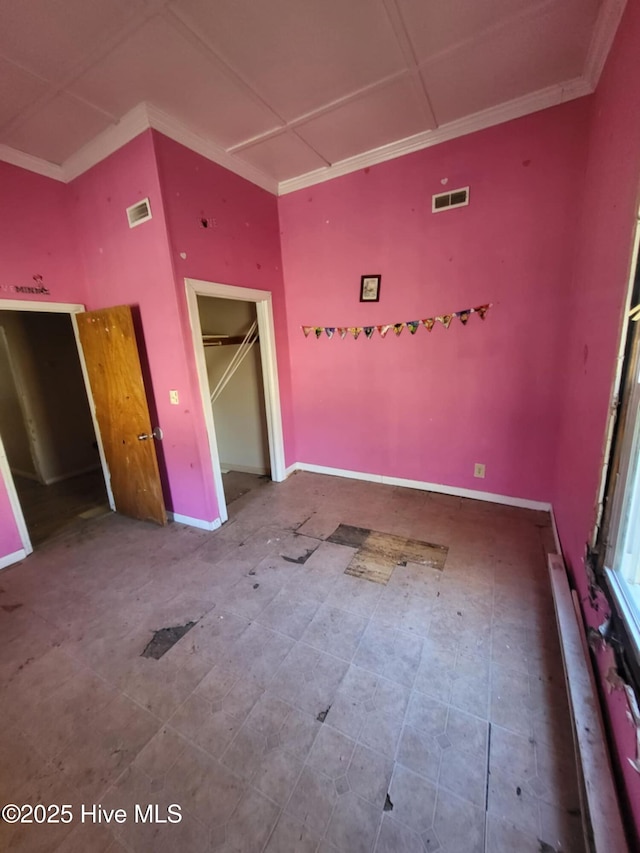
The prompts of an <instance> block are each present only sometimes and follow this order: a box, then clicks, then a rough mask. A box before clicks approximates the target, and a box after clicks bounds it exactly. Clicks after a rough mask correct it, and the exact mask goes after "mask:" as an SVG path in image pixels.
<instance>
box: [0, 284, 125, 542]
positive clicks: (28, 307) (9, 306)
mask: <svg viewBox="0 0 640 853" xmlns="http://www.w3.org/2000/svg"><path fill="white" fill-rule="evenodd" d="M0 311H34V312H38V313H41V314H68V315H69V318H70V320H71V326H72V328H73V336H74V339H75V342H76V349H77V351H78V358H79V359H80V369H81V370H82V379H83V382H84V388H85V391H86V394H87V400H88V402H89V411H90V412H91V420H92V422H93V428H94V430H95V434H96V442H97V444H98V454H99V456H100V465H101V467H102V474H103V476H104V484H105V487H106V490H107V497H108V499H109V506H110V508H111V509H112V510H113V511H115V503H114V500H113V492H112V491H111V478H110V476H109V468H108V466H107V460H106V457H105V455H104V447H103V445H102V436H101V434H100V427H99V425H98V421H97V419H96V407H95V403H94V400H93V394H92V393H91V386H90V385H89V376H88V374H87V365H86V364H85V360H84V352H83V351H82V345H81V343H80V337H79V335H78V324H77V321H76V314H80V313H82V312H84V311H86V308H85V306H84V305H80V304H78V303H74V302H35V301H33V300H21V299H0ZM0 478H1V479H2V480H3V481H4V485H5V488H6V490H7V494H8V495H9V504H10V506H11V509H12V510H13V517H14V520H15V523H16V527H17V528H18V533H19V534H20V539H21V540H22V547H23V548H24V552H25V555H29V554H31V553H32V552H33V545H32V544H31V537H30V536H29V531H28V529H27V525H26V522H25V520H24V513H23V512H22V506H21V504H20V499H19V497H18V492H17V490H16V486H15V483H14V481H13V474H12V473H11V469H10V467H9V460H8V458H7V454H6V452H5V449H4V445H3V443H2V436H0Z"/></svg>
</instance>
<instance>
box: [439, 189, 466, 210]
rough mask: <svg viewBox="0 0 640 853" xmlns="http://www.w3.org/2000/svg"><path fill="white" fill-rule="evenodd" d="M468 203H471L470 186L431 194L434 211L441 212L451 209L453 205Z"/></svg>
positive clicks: (459, 205) (461, 205) (458, 205)
mask: <svg viewBox="0 0 640 853" xmlns="http://www.w3.org/2000/svg"><path fill="white" fill-rule="evenodd" d="M467 204H469V187H461V189H459V190H450V191H449V192H448V193H438V194H437V195H434V196H431V212H432V213H440V211H441V210H450V209H451V208H452V207H465V206H466V205H467Z"/></svg>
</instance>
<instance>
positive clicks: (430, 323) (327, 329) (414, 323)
mask: <svg viewBox="0 0 640 853" xmlns="http://www.w3.org/2000/svg"><path fill="white" fill-rule="evenodd" d="M491 307H492V303H491V302H488V303H487V304H486V305H478V307H477V308H465V309H464V311H454V312H453V313H452V314H439V315H438V316H437V317H435V318H434V317H426V318H425V319H424V320H406V321H405V322H404V323H385V324H383V325H380V326H302V331H303V332H304V336H305V338H308V337H309V335H310V334H311V332H314V333H315V336H316V338H320V337H322V333H323V332H324V333H325V334H326V336H327V337H328V338H329V339H331V338H332V337H333V336H334V334H335V333H336V332H337V333H338V334H339V335H340V337H341V338H342V340H344V339H345V338H346V336H347V335H349V334H350V335H353V338H354V340H356V341H357V340H358V337H359V335H360V333H361V332H364V334H365V337H366V338H368V339H371V338H372V337H373V334H374V332H375V331H376V329H377V330H378V334H379V335H380V337H381V338H384V337H385V336H386V334H387V332H388V331H389V329H393V331H394V333H395V334H396V335H400V334H401V333H402V330H403V329H404V327H405V326H406V327H407V328H408V329H409V331H410V332H411V334H412V335H415V333H416V332H417V331H418V329H419V327H420V326H421V325H422V326H424V327H425V329H426V330H427V331H428V332H430V331H431V330H432V329H433V327H434V325H435V324H436V322H438V323H440V324H441V325H443V326H444V328H445V329H448V328H449V326H450V325H451V322H452V320H453V318H454V317H457V318H458V319H459V320H460V322H461V323H462V325H463V326H466V325H467V323H468V322H469V318H470V317H471V315H472V314H477V315H478V316H479V317H480V319H481V320H484V318H485V317H486V316H487V311H488V310H489V308H491ZM634 319H635V318H634Z"/></svg>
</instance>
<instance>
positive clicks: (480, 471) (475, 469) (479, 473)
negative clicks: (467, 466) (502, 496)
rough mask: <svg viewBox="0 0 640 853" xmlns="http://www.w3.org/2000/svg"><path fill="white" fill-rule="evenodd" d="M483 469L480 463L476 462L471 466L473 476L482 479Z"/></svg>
mask: <svg viewBox="0 0 640 853" xmlns="http://www.w3.org/2000/svg"><path fill="white" fill-rule="evenodd" d="M484 467H485V466H484V465H483V464H482V462H476V464H475V465H474V466H473V476H474V477H481V478H483V477H484Z"/></svg>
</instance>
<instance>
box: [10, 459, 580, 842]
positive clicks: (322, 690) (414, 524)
mask: <svg viewBox="0 0 640 853" xmlns="http://www.w3.org/2000/svg"><path fill="white" fill-rule="evenodd" d="M340 523H344V524H351V525H355V526H361V527H368V528H371V529H373V530H380V531H383V532H388V533H393V534H397V535H402V536H408V537H411V538H415V539H420V540H425V541H429V542H434V543H436V544H441V545H446V546H448V547H449V553H448V556H447V560H446V563H445V567H444V570H443V571H442V572H438V571H435V570H431V569H425V568H424V567H421V566H418V565H415V564H411V563H409V564H407V565H406V566H398V567H397V568H396V569H395V570H394V572H393V575H392V577H391V580H390V581H389V584H388V585H387V586H381V585H378V584H373V583H371V582H369V581H366V580H363V579H359V578H354V577H349V576H347V575H345V574H344V569H345V567H346V566H347V565H348V563H349V561H350V560H351V558H352V556H353V554H354V549H353V548H349V547H347V546H344V545H337V544H332V543H329V542H325V541H324V540H325V539H326V537H328V536H329V535H330V534H331V533H332V532H333V531H334V530H335V528H336V527H337V526H338V524H340ZM552 547H553V546H552V538H551V535H550V528H549V526H548V519H547V518H546V516H545V515H543V514H539V513H533V512H530V511H524V510H517V509H513V508H508V507H501V506H497V505H492V504H485V503H479V502H474V501H468V500H464V499H460V498H452V497H446V496H440V495H436V494H430V493H425V492H417V491H410V490H405V489H396V488H393V487H390V486H382V485H377V484H370V483H364V482H360V481H355V480H340V479H336V478H331V477H324V476H319V475H313V474H302V473H299V474H296V475H294V476H293V477H291V478H290V479H289V480H288V481H287V482H286V483H282V484H279V485H278V484H271V483H267V484H264V485H263V486H262V487H261V488H259V489H256V490H253V491H250V492H248V493H247V494H245V495H244V496H242V497H240V498H238V499H237V500H236V501H234V502H233V504H232V505H231V507H230V521H229V522H228V523H227V524H226V525H225V526H224V527H223V528H222V529H221V530H219V531H217V532H215V533H205V532H203V531H198V530H194V529H190V528H186V527H183V526H180V525H176V524H173V525H170V526H169V527H167V528H165V529H158V528H154V527H153V526H150V525H147V524H142V523H138V522H134V521H130V520H128V519H125V518H122V517H118V516H115V515H110V516H107V517H103V518H96V519H90V520H86V521H78V522H77V523H76V524H75V526H74V527H73V529H70V530H67V531H66V532H65V533H64V534H63V535H61V536H59V537H58V538H56V539H53V540H51V541H49V542H48V543H47V544H46V545H45V546H43V547H42V548H41V549H40V550H39V551H37V552H36V553H35V554H34V555H33V556H32V557H30V558H29V560H27V561H26V562H24V563H22V564H21V565H18V566H14V567H11V568H10V569H7V570H5V571H4V572H2V574H0V642H1V643H2V655H1V657H0V684H2V694H1V696H0V715H1V719H2V720H3V725H2V729H1V730H0V801H2V802H14V803H18V804H22V803H32V804H35V803H38V802H40V803H46V804H51V803H56V804H70V805H71V806H72V809H73V816H74V817H73V821H72V822H71V823H69V824H63V823H58V824H51V825H35V824H32V825H24V824H23V825H19V824H14V825H9V824H7V823H0V848H3V849H11V850H12V851H13V850H15V851H23V850H24V851H31V850H37V851H59V853H63V852H64V853H71V851H81V853H93V851H96V853H100V851H109V853H116V851H130V853H134V851H135V853H137V852H138V851H149V853H164V851H167V853H169V851H171V853H173V851H186V853H200V851H212V850H216V851H220V853H231V851H242V853H245V852H246V853H254V851H255V853H259V851H267V853H289V851H292V853H293V851H295V853H306V851H309V853H311V851H318V853H338V851H340V853H366V851H376V853H414V851H416V853H417V851H429V852H430V853H431V851H442V853H476V851H477V853H481V851H491V853H502V851H504V853H514V851H516V853H528V852H529V851H531V853H533V851H541V850H544V851H547V853H548V851H552V850H557V851H560V850H562V851H582V849H583V847H582V842H581V825H580V819H579V812H578V796H577V792H576V784H575V771H574V759H573V755H572V745H571V734H570V727H569V719H568V710H567V704H566V696H565V692H564V689H563V676H562V671H561V662H560V660H561V659H560V650H559V646H558V639H557V634H556V629H555V621H554V616H553V605H552V601H551V597H550V591H549V586H548V582H547V574H546V566H545V552H546V551H548V550H550V549H552ZM187 621H197V624H196V625H195V627H193V628H192V629H191V631H189V633H187V634H186V635H185V636H184V637H183V638H182V639H181V640H180V641H179V642H178V643H177V644H176V645H175V646H174V647H173V648H172V649H171V650H170V651H169V652H167V653H166V654H165V655H164V657H162V658H161V659H160V660H153V659H149V658H143V657H141V656H140V654H141V652H142V650H143V649H144V648H145V646H146V644H147V643H148V641H149V640H150V638H151V636H152V634H153V632H154V631H155V630H158V629H160V628H163V627H168V626H175V625H179V624H183V623H185V622H187ZM320 720H324V722H320ZM174 803H175V804H179V805H180V806H181V809H182V815H183V819H182V821H181V822H180V823H176V824H171V823H165V824H162V823H155V824H149V823H141V822H136V821H135V810H134V804H138V805H143V806H144V807H145V808H146V806H147V805H148V804H152V805H154V806H155V805H157V806H158V809H159V812H158V813H159V815H161V816H164V815H166V807H167V805H168V804H174ZM82 804H84V806H85V808H87V807H88V806H89V805H93V804H96V805H97V804H99V805H101V807H102V809H103V811H102V812H101V814H102V815H108V814H109V811H110V810H112V809H114V808H122V809H124V810H125V813H126V816H127V820H126V822H125V823H121V824H114V823H106V818H105V819H104V820H103V821H102V822H100V823H92V822H90V818H87V820H86V821H85V822H84V823H83V822H82V821H81V819H80V815H81V806H82ZM546 845H548V846H546Z"/></svg>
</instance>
